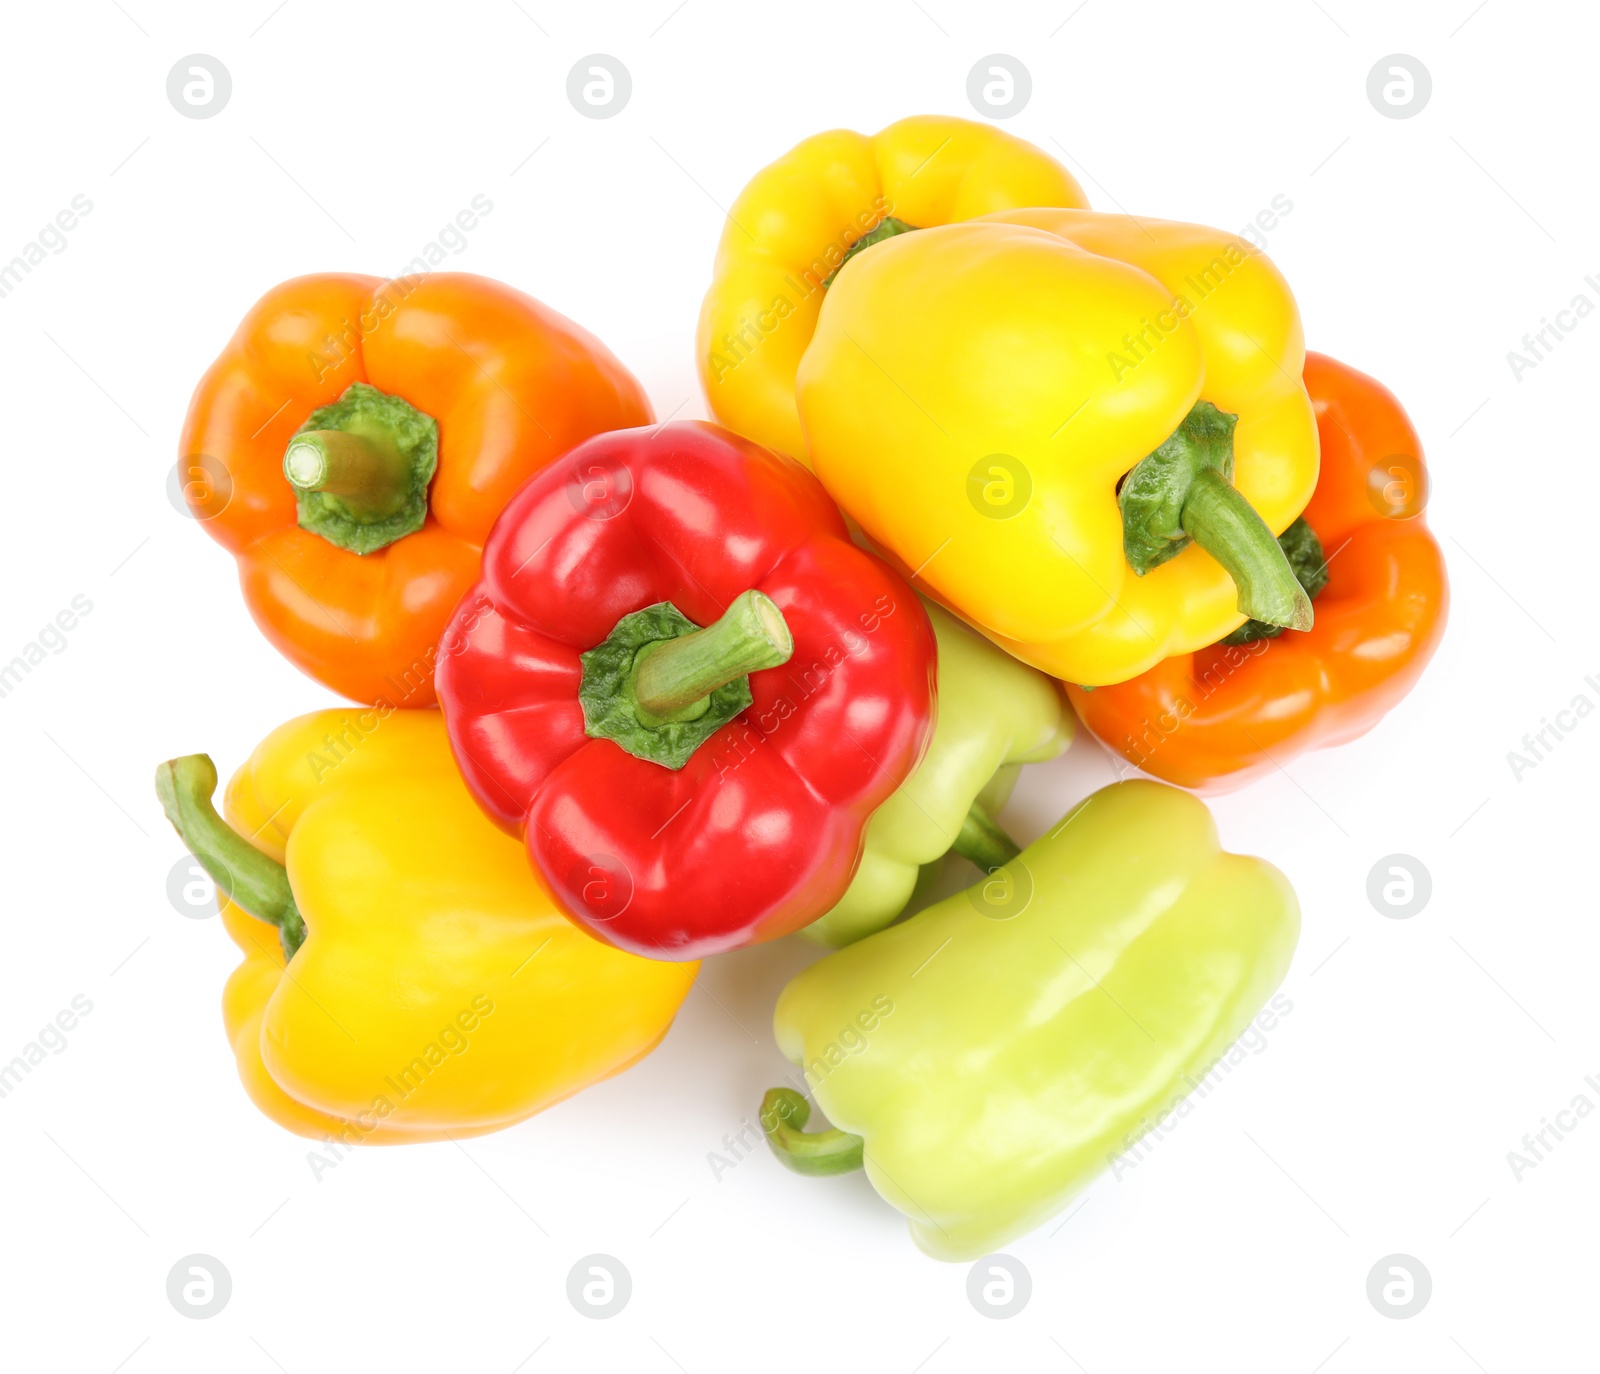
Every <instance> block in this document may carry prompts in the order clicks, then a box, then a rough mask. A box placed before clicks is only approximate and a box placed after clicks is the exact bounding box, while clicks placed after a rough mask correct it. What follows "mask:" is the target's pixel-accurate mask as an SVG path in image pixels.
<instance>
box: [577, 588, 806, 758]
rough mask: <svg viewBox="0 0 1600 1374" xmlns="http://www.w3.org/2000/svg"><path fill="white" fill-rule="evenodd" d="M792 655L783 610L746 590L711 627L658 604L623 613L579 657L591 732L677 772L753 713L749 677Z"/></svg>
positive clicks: (586, 725)
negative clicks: (741, 717) (742, 717)
mask: <svg viewBox="0 0 1600 1374" xmlns="http://www.w3.org/2000/svg"><path fill="white" fill-rule="evenodd" d="M793 652H794V638H793V636H792V635H791V634H790V633H789V627H788V625H787V624H786V623H785V621H784V618H783V613H782V612H781V611H780V610H779V609H778V607H777V606H776V605H775V604H774V603H773V601H772V599H771V598H770V597H768V596H767V595H766V594H765V593H763V592H759V591H756V590H754V589H751V590H750V591H746V592H742V593H740V594H739V595H738V596H737V597H735V598H734V600H733V601H732V603H731V604H730V605H729V606H728V609H727V610H726V611H724V612H723V614H722V616H721V617H720V618H719V619H718V620H717V621H716V622H714V623H713V624H711V625H708V626H705V627H704V628H702V627H701V626H699V625H696V624H695V623H694V622H693V621H692V620H690V619H689V618H688V616H686V615H684V614H683V612H682V611H680V610H679V609H678V608H677V607H676V606H674V605H673V604H672V603H671V602H670V601H658V602H657V603H656V604H655V605H653V606H646V607H644V608H643V609H642V610H638V611H634V612H632V613H631V614H629V615H625V616H623V617H622V619H621V620H619V621H618V622H617V623H616V626H615V627H614V628H613V629H612V631H611V633H610V634H609V635H607V636H606V638H605V639H604V640H602V641H601V642H600V643H599V644H597V645H596V646H595V647H594V648H593V649H590V650H588V651H587V652H586V653H583V654H580V655H579V656H578V657H579V661H580V662H581V663H582V664H583V679H582V681H581V683H580V684H579V687H578V702H579V704H580V705H581V706H582V707H583V725H584V733H585V734H587V735H588V736H589V737H590V738H592V739H609V740H611V741H612V742H613V743H614V744H616V745H618V746H619V747H620V748H622V749H625V750H627V752H628V753H630V754H632V755H633V756H634V757H635V758H640V759H644V760H646V761H647V762H649V763H659V764H660V765H661V766H662V767H663V768H671V769H673V770H677V769H679V768H682V767H683V766H684V765H685V764H686V763H688V762H689V760H690V758H691V757H693V755H694V752H695V750H696V749H698V748H699V747H700V746H701V745H702V744H704V743H705V742H706V740H708V739H710V738H711V736H712V735H713V734H715V733H716V732H717V731H718V730H720V729H721V728H722V727H723V726H724V725H726V724H727V723H728V722H729V721H730V720H732V719H733V718H734V717H735V716H737V715H738V714H739V713H740V712H741V711H745V710H747V709H748V708H749V707H750V704H751V702H752V701H753V699H754V698H753V697H752V696H751V692H750V678H749V675H750V674H751V673H753V672H757V671H759V670H761V669H763V668H775V667H777V666H778V665H779V664H780V663H786V662H788V659H789V656H790V655H791V654H792V653H793Z"/></svg>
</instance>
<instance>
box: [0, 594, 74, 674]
mask: <svg viewBox="0 0 1600 1374" xmlns="http://www.w3.org/2000/svg"><path fill="white" fill-rule="evenodd" d="M92 610H94V602H92V601H91V600H89V598H88V597H86V596H85V595H84V594H83V593H82V592H79V593H78V594H77V595H76V596H75V597H73V598H72V600H71V601H70V602H68V603H67V605H66V606H64V607H63V608H62V609H61V610H59V611H57V612H56V614H55V616H54V618H53V619H51V620H49V621H47V622H46V623H45V624H44V626H43V627H42V628H41V629H40V631H39V633H38V634H37V635H35V636H34V637H33V638H32V639H30V640H29V641H28V642H27V643H26V644H24V645H23V646H22V648H21V649H20V650H19V651H18V652H17V653H16V654H15V655H13V656H12V659H11V661H10V662H9V663H0V697H8V696H10V695H11V694H12V693H13V692H14V691H16V690H17V688H18V687H19V686H21V685H22V680H23V679H24V678H25V677H27V676H28V675H29V674H30V673H31V672H33V670H34V669H35V668H37V667H38V666H39V665H40V664H41V663H43V662H44V661H45V653H46V650H48V651H49V653H50V654H51V655H52V656H53V655H57V654H64V653H66V651H67V644H68V640H67V636H68V635H69V634H70V633H71V632H72V631H73V630H76V629H77V628H78V625H79V623H80V622H81V621H82V619H83V617H84V616H86V615H88V614H89V612H90V611H92Z"/></svg>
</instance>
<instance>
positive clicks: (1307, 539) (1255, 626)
mask: <svg viewBox="0 0 1600 1374" xmlns="http://www.w3.org/2000/svg"><path fill="white" fill-rule="evenodd" d="M1278 547H1279V548H1280V549H1282V550H1283V556H1284V557H1285V558H1287V559H1288V560H1289V566H1290V567H1291V568H1292V569H1294V575H1295V580H1296V581H1298V582H1299V583H1300V585H1301V586H1302V587H1304V588H1305V589H1306V595H1307V596H1309V597H1310V598H1311V599H1312V600H1313V601H1315V600H1316V599H1317V597H1319V596H1320V595H1321V594H1322V590H1323V588H1325V587H1326V586H1327V585H1328V560H1327V558H1326V557H1325V556H1324V554H1323V552H1322V541H1321V540H1320V539H1318V538H1317V532H1316V531H1315V530H1314V529H1312V528H1311V526H1310V525H1309V524H1307V523H1306V518H1305V516H1303V515H1302V516H1298V517H1297V518H1296V519H1295V522H1294V523H1293V524H1292V525H1290V526H1289V528H1288V529H1286V530H1285V531H1284V532H1283V533H1282V534H1280V535H1279V536H1278ZM1282 633H1283V626H1281V625H1267V624H1264V623H1263V622H1261V621H1259V620H1247V621H1245V623H1244V624H1243V625H1241V626H1240V627H1239V628H1238V629H1237V630H1235V631H1234V632H1233V633H1232V634H1229V635H1224V636H1223V637H1222V638H1221V639H1219V640H1218V641H1217V643H1218V644H1253V643H1255V641H1256V640H1258V639H1276V638H1277V637H1278V636H1279V635H1281V634H1282Z"/></svg>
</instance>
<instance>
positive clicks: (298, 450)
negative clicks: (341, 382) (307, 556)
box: [283, 382, 439, 554]
mask: <svg viewBox="0 0 1600 1374" xmlns="http://www.w3.org/2000/svg"><path fill="white" fill-rule="evenodd" d="M438 465H439V426H438V423H437V422H436V421H435V420H434V418H433V417H432V416H431V415H424V414H423V413H422V412H421V411H420V410H418V409H417V408H416V407H415V406H414V405H412V404H411V403H410V402H409V401H407V400H405V399H403V398H402V397H399V396H391V395H389V394H388V393H387V392H383V391H379V390H378V388H377V387H375V386H369V385H368V384H367V383H366V382H353V383H352V384H351V385H350V386H349V387H347V388H346V389H345V393H344V395H342V396H341V397H339V399H338V400H337V401H334V402H333V403H332V404H331V405H325V406H319V407H318V408H317V409H316V410H314V411H312V412H311V414H310V416H309V417H308V418H307V419H306V422H305V424H303V425H301V426H300V428H299V429H298V430H296V431H295V434H294V436H293V437H292V438H291V439H290V440H289V446H288V447H287V448H286V449H285V450H284V452H283V475H284V477H285V478H286V479H287V480H288V483H289V485H290V486H291V487H293V488H294V494H295V501H296V503H297V505H298V507H299V523H300V528H301V529H303V530H307V531H309V532H310V533H312V534H315V535H319V536H321V537H322V538H323V539H326V540H327V541H328V542H329V543H330V544H332V545H334V546H335V547H337V548H341V549H345V550H347V551H348V552H350V553H357V554H367V553H375V552H376V551H377V550H379V549H381V548H384V547H386V546H387V545H389V544H392V543H394V542H395V540H397V539H403V538H404V537H405V536H406V535H408V534H415V533H416V532H417V531H418V530H420V529H421V528H422V526H423V525H424V524H425V523H426V522H427V519H428V483H430V482H431V481H432V480H433V474H434V470H435V469H436V468H437V467H438Z"/></svg>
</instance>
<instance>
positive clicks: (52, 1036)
mask: <svg viewBox="0 0 1600 1374" xmlns="http://www.w3.org/2000/svg"><path fill="white" fill-rule="evenodd" d="M93 1010H94V1003H93V1002H91V1001H90V1000H89V999H88V998H87V997H86V996H84V994H83V993H81V992H80V993H78V994H77V995H76V996H75V997H73V999H72V1002H71V1004H70V1005H68V1006H65V1007H62V1008H61V1010H60V1011H58V1012H57V1013H56V1014H55V1016H54V1017H53V1018H52V1019H51V1020H49V1021H46V1022H45V1023H44V1025H43V1026H42V1027H40V1029H39V1033H38V1034H37V1035H35V1036H34V1037H33V1039H32V1040H30V1041H28V1043H27V1044H26V1045H24V1046H23V1047H22V1049H21V1050H20V1051H19V1052H18V1053H17V1054H15V1055H13V1056H12V1057H11V1062H10V1063H9V1064H0V1097H9V1096H10V1095H11V1094H12V1093H14V1092H16V1090H17V1089H18V1088H19V1087H20V1086H21V1085H22V1082H23V1080H24V1079H26V1078H27V1077H28V1076H29V1075H30V1074H32V1072H33V1071H34V1070H35V1069H36V1068H38V1067H39V1065H40V1064H42V1063H44V1058H45V1051H46V1050H48V1051H49V1052H50V1053H51V1054H65V1053H66V1052H67V1045H68V1043H69V1042H68V1040H67V1033H68V1032H69V1031H75V1030H77V1028H78V1024H79V1021H80V1020H81V1018H83V1017H85V1016H87V1015H88V1014H89V1013H90V1012H92V1011H93Z"/></svg>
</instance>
